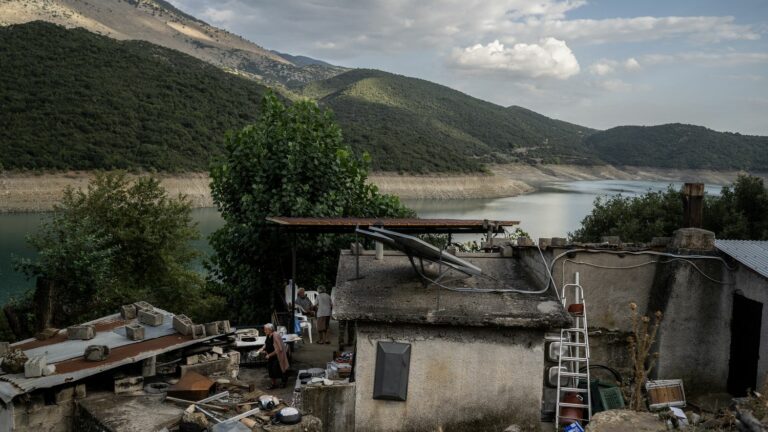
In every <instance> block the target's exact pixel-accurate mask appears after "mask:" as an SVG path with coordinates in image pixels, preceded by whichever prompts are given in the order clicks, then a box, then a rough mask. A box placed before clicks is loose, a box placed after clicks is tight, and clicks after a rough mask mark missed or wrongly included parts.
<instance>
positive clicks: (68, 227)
mask: <svg viewBox="0 0 768 432" xmlns="http://www.w3.org/2000/svg"><path fill="white" fill-rule="evenodd" d="M198 235H199V234H198V231H197V228H196V226H195V225H194V224H193V223H192V220H191V215H190V204H189V202H188V201H187V200H186V199H185V198H184V197H183V196H179V197H176V198H171V197H168V196H167V195H166V192H165V190H164V189H163V188H162V186H160V183H159V181H158V180H156V179H154V178H151V177H139V178H136V179H135V180H130V179H129V178H128V177H127V175H126V174H124V173H109V174H97V175H96V177H95V178H94V179H93V181H92V182H91V183H90V184H89V185H88V188H87V190H85V191H83V190H80V189H73V188H69V189H67V190H66V191H65V193H64V197H63V199H62V201H61V203H60V204H59V205H57V206H56V208H55V211H54V212H53V213H52V215H51V217H50V220H49V221H47V222H46V223H45V224H44V225H43V227H42V228H41V229H40V230H39V231H38V232H37V233H35V234H33V235H31V236H30V237H29V242H30V244H31V245H32V246H33V247H34V248H35V249H37V251H38V257H37V259H36V260H35V261H21V262H19V263H17V266H18V268H19V270H21V271H24V272H25V273H26V274H27V276H29V277H37V278H42V279H44V280H46V281H48V283H50V285H51V286H52V293H51V295H52V297H53V298H54V299H56V302H55V304H54V306H53V310H52V315H51V322H50V324H52V325H62V326H63V325H69V324H72V323H77V322H82V321H84V320H88V319H93V318H96V317H100V316H103V315H106V314H111V313H114V312H115V310H117V308H118V306H119V305H121V304H124V303H128V302H134V301H138V300H146V301H149V302H150V303H153V304H155V305H156V306H159V307H162V308H167V309H170V310H172V311H174V312H177V313H189V314H191V315H197V316H200V314H201V312H202V311H203V310H204V308H206V307H208V306H210V304H204V303H205V302H207V301H210V300H211V299H210V298H206V299H204V298H203V297H204V296H202V289H203V283H204V280H203V278H202V277H201V276H200V275H199V274H198V273H197V272H195V271H194V270H192V269H191V267H190V264H191V261H192V260H193V259H195V258H196V257H197V252H196V251H195V250H194V249H193V247H192V246H191V244H190V240H193V239H195V238H197V236H198ZM38 286H39V284H38ZM38 289H39V288H38Z"/></svg>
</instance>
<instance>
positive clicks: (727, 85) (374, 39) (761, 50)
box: [171, 0, 768, 135]
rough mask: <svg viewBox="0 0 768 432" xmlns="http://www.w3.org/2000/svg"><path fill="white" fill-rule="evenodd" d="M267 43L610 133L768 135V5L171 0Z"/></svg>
mask: <svg viewBox="0 0 768 432" xmlns="http://www.w3.org/2000/svg"><path fill="white" fill-rule="evenodd" d="M171 3H173V4H174V6H176V7H178V8H180V9H181V10H183V11H185V12H187V13H190V14H191V15H194V16H196V17H197V18H200V19H202V20H204V21H206V22H208V23H209V24H212V25H215V26H217V27H221V28H224V29H226V30H228V31H230V32H233V33H236V34H239V35H241V36H243V37H245V38H247V39H249V40H251V41H253V42H255V43H257V44H259V45H261V46H263V47H265V48H268V49H273V50H277V51H281V52H286V53H289V54H294V55H307V56H310V57H313V58H317V59H320V60H324V61H328V62H330V63H333V64H337V65H340V66H346V67H361V68H375V69H381V70H385V71H388V72H393V73H398V74H402V75H407V76H412V77H417V78H422V79H426V80H430V81H434V82H437V83H439V84H443V85H446V86H449V87H452V88H455V89H457V90H460V91H462V92H465V93H467V94H469V95H472V96H474V97H477V98H480V99H484V100H488V101H490V102H494V103H496V104H499V105H503V106H510V105H518V106H522V107H525V108H528V109H532V110H534V111H537V112H539V113H541V114H544V115H547V116H549V117H554V118H558V119H561V120H565V121H569V122H573V123H577V124H580V125H583V126H588V127H593V128H597V129H607V128H611V127H614V126H619V125H655V124H664V123H675V122H680V123H691V124H698V125H703V126H706V127H709V128H712V129H715V130H719V131H730V132H740V133H744V134H759V135H768V0H719V1H714V0H685V1H684V0H666V1H664V0H661V1H657V0H642V1H638V0H533V1H527V0H498V1H496V0H485V1H481V0H378V1H374V0H279V1H278V0H171Z"/></svg>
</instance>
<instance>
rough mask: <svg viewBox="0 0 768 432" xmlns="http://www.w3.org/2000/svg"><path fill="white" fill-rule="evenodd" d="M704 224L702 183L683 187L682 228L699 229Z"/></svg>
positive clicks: (688, 184) (687, 184)
mask: <svg viewBox="0 0 768 432" xmlns="http://www.w3.org/2000/svg"><path fill="white" fill-rule="evenodd" d="M703 224H704V183H686V184H684V185H683V228H701V227H702V225H703Z"/></svg>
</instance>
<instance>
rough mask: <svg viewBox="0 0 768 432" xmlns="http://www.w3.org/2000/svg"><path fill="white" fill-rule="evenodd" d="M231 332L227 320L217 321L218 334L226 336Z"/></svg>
mask: <svg viewBox="0 0 768 432" xmlns="http://www.w3.org/2000/svg"><path fill="white" fill-rule="evenodd" d="M231 332H232V326H230V325H229V320H223V321H219V334H227V333H231Z"/></svg>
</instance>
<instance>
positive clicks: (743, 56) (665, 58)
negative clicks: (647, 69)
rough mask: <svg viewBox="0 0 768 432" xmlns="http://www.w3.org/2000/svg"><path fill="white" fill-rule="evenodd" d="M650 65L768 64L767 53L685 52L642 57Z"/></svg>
mask: <svg viewBox="0 0 768 432" xmlns="http://www.w3.org/2000/svg"><path fill="white" fill-rule="evenodd" d="M642 61H643V63H647V64H649V65H655V64H663V63H696V64H703V65H707V66H740V65H745V64H759V63H768V53H765V52H739V51H736V52H713V53H709V52H684V53H677V54H648V55H644V56H642Z"/></svg>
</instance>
